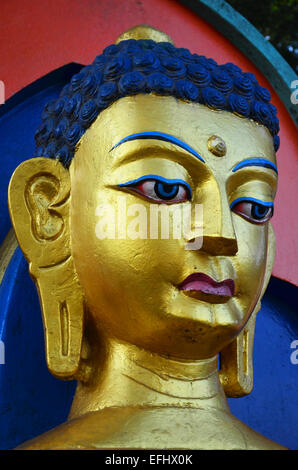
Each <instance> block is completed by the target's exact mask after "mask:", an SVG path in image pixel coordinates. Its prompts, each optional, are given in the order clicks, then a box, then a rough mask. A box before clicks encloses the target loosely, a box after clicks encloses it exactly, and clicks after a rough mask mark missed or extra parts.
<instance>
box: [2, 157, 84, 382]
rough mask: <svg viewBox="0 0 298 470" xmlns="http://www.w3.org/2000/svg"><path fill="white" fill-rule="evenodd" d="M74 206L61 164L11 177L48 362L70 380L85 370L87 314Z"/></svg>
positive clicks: (28, 166) (24, 167) (45, 161)
mask: <svg viewBox="0 0 298 470" xmlns="http://www.w3.org/2000/svg"><path fill="white" fill-rule="evenodd" d="M69 203H70V178H69V172H68V171H67V170H66V169H65V168H64V167H63V166H62V165H61V163H60V162H59V161H57V160H51V159H49V158H33V159H31V160H27V161H25V162H23V163H21V164H20V165H19V167H18V168H17V169H16V170H15V172H14V173H13V175H12V177H11V180H10V184H9V189H8V205H9V211H10V217H11V220H12V224H13V227H14V230H15V233H16V237H17V240H18V243H19V245H20V247H21V249H22V251H23V253H24V255H25V257H26V259H27V261H28V262H29V271H30V274H31V276H32V278H33V280H34V282H35V284H36V287H37V290H38V293H39V298H40V304H41V308H42V313H43V324H44V330H45V342H46V359H47V364H48V367H49V369H50V371H51V372H52V373H53V374H54V375H55V376H57V377H60V378H64V379H72V378H74V377H75V375H76V374H77V373H78V371H79V364H80V353H81V346H82V335H83V316H84V315H83V310H84V299H83V295H82V290H81V287H80V285H79V282H78V278H77V275H76V272H75V268H74V264H73V260H72V257H71V248H70V247H71V244H70V231H69Z"/></svg>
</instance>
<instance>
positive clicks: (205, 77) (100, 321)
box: [9, 26, 282, 449]
mask: <svg viewBox="0 0 298 470" xmlns="http://www.w3.org/2000/svg"><path fill="white" fill-rule="evenodd" d="M268 95H269V96H268ZM269 101H270V94H269V92H268V91H267V90H266V89H264V88H262V87H260V86H259V85H258V84H257V82H256V79H255V77H254V76H253V75H252V74H245V73H243V72H242V71H241V70H240V69H239V67H237V66H235V65H233V64H225V65H222V66H218V65H217V64H216V62H215V61H213V60H212V59H207V58H205V57H202V56H198V55H197V54H193V55H192V54H190V52H189V51H188V50H186V49H177V48H175V47H174V45H173V44H172V43H171V40H170V38H169V37H168V36H166V35H165V34H164V33H161V32H159V31H157V30H155V29H153V28H150V27H148V26H139V27H136V28H133V29H132V30H130V31H128V32H126V33H124V35H122V36H121V37H120V38H119V39H118V41H117V43H116V44H114V45H111V46H109V47H107V48H106V49H105V50H104V52H103V54H102V55H100V56H98V57H97V58H96V59H95V61H94V62H93V64H92V65H91V66H87V67H85V68H84V69H83V70H82V71H81V72H80V73H79V74H77V75H75V76H74V77H73V78H72V80H71V83H70V84H69V85H67V86H66V87H65V89H64V90H63V91H62V93H61V96H60V97H59V98H58V100H56V101H55V102H54V103H50V104H49V105H48V106H47V107H46V109H45V111H44V113H43V122H42V125H41V126H40V128H39V129H38V131H37V134H36V141H37V151H36V156H35V158H32V159H30V160H27V161H24V162H23V163H22V164H21V165H20V166H19V167H18V168H17V169H16V171H15V173H14V174H13V176H12V179H11V182H10V187H9V208H10V214H11V219H12V222H13V226H14V229H15V232H16V236H17V239H18V242H19V245H20V247H21V249H22V251H23V253H24V255H25V256H26V258H27V260H28V261H29V269H30V273H31V276H32V277H33V279H34V281H35V283H36V286H37V289H38V293H39V297H40V303H41V307H42V313H43V322H44V330H45V346H46V359H47V364H48V367H49V370H50V371H51V372H52V374H54V375H55V376H56V377H58V378H61V379H74V378H75V379H77V380H78V385H77V389H76V393H75V397H74V400H73V404H72V407H71V411H70V415H69V418H68V420H67V422H66V423H64V424H62V425H61V426H58V427H57V428H55V429H53V430H50V431H48V432H47V433H45V434H43V435H41V436H39V437H38V438H35V439H33V440H31V441H29V442H26V443H25V444H23V445H21V446H20V448H22V449H282V447H281V446H279V445H278V444H275V443H274V442H273V441H271V440H269V439H267V438H265V437H263V436H262V435H260V434H258V433H257V432H255V431H253V430H252V429H250V428H249V427H248V426H246V425H245V424H243V423H242V422H240V421H239V420H238V419H236V418H235V417H234V416H233V415H232V414H231V412H230V411H229V408H228V405H227V401H226V396H229V397H231V396H233V397H240V396H242V395H245V394H248V393H250V391H251V389H252V347H253V336H254V323H255V317H256V313H257V311H258V310H259V308H260V301H261V298H262V295H263V293H264V291H265V289H266V286H267V283H268V281H269V278H270V275H271V271H272V265H273V259H274V234H273V230H272V226H271V224H270V221H269V219H270V218H271V216H272V215H273V201H274V196H275V192H276V184H277V168H276V160H275V149H277V147H278V137H277V132H278V121H277V118H276V115H275V109H274V107H273V105H271V104H270V103H269ZM195 206H197V207H199V208H200V210H198V211H197V212H198V214H199V217H196V216H195V215H194V213H195V212H196V211H194V209H195ZM187 213H188V214H189V217H188V222H189V224H188V226H187V227H186V229H185V230H183V233H182V235H181V236H177V232H178V231H179V230H178V231H177V227H178V228H179V227H180V228H181V226H182V225H183V227H182V228H185V223H184V218H183V219H181V217H182V216H183V217H184V215H185V214H187ZM159 214H160V215H159ZM181 214H182V215H181ZM159 217H160V218H159ZM166 217H168V219H167V221H168V226H167V227H166V228H167V229H168V233H165V232H167V230H166V229H165V231H164V232H163V229H162V223H163V222H164V220H165V218H166ZM186 219H187V217H186V218H185V220H186ZM182 220H183V223H182V222H181V221H182ZM159 222H160V225H158V223H159ZM186 225H187V224H186ZM174 232H175V233H174ZM219 356H220V368H219V370H218V362H219V360H218V358H219Z"/></svg>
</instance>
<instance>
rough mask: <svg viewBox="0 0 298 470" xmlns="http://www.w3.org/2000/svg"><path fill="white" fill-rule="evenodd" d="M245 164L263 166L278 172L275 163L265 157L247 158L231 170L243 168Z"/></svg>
mask: <svg viewBox="0 0 298 470" xmlns="http://www.w3.org/2000/svg"><path fill="white" fill-rule="evenodd" d="M246 166H262V167H263V168H270V170H273V171H275V172H276V173H278V171H277V167H276V165H274V163H272V162H270V160H266V159H265V158H248V159H247V160H243V161H242V162H240V163H238V164H237V165H236V166H234V168H233V170H232V171H233V172H235V171H237V170H240V169H241V168H245V167H246Z"/></svg>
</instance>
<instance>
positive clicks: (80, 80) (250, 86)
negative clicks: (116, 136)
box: [35, 39, 280, 168]
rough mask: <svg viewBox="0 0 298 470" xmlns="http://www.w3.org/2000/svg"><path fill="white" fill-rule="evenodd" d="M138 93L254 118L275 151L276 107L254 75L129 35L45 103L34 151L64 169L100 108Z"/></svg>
mask: <svg viewBox="0 0 298 470" xmlns="http://www.w3.org/2000/svg"><path fill="white" fill-rule="evenodd" d="M139 93H156V94H159V95H162V96H167V95H170V96H173V97H176V98H178V99H182V100H186V101H190V102H197V103H201V104H204V105H206V106H208V107H210V108H212V109H218V110H226V111H229V112H232V113H235V114H237V115H238V116H243V117H246V118H249V119H253V120H254V121H256V122H258V123H260V124H263V125H264V126H266V127H267V128H268V129H269V131H270V132H271V134H272V136H273V142H274V148H275V150H277V149H278V147H279V143H280V142H279V137H278V135H277V134H278V132H279V122H278V118H277V116H276V108H275V106H274V105H272V104H271V103H270V99H271V95H270V92H269V91H268V90H267V89H266V88H263V87H261V86H260V85H259V84H258V82H257V80H256V77H255V76H254V74H252V73H244V72H242V70H241V69H240V68H239V67H238V66H237V65H235V64H232V63H230V62H229V63H227V64H224V65H218V64H217V63H216V62H215V61H214V60H213V59H208V58H207V57H204V56H200V55H198V54H191V53H190V51H189V50H188V49H184V48H176V47H174V46H173V45H172V44H170V43H167V42H159V43H156V42H154V41H152V40H151V39H141V40H135V39H129V40H126V41H121V42H120V43H119V44H117V45H116V44H112V45H110V46H108V47H106V48H105V49H104V51H103V53H102V54H101V55H99V56H98V57H96V58H95V60H94V61H93V63H92V64H91V65H87V66H86V67H84V68H83V69H82V70H81V71H80V72H79V73H78V74H76V75H74V76H73V77H72V79H71V81H70V83H69V84H68V85H66V86H65V87H64V88H63V90H62V91H61V94H60V96H59V98H58V99H57V100H54V101H51V102H50V103H48V104H47V105H46V106H45V108H44V110H43V112H42V123H41V125H40V126H39V127H38V129H37V131H36V133H35V141H36V151H35V156H44V157H49V158H56V159H58V160H59V161H61V163H62V164H63V165H64V166H65V167H66V168H68V167H69V165H70V163H71V161H72V158H73V156H74V152H75V147H76V144H77V143H78V141H79V140H80V138H81V137H82V135H83V134H84V132H85V131H86V129H88V127H90V126H91V124H92V122H93V121H94V120H95V119H96V118H97V116H98V115H99V114H100V112H101V111H103V110H104V109H105V108H107V107H108V106H110V105H111V104H112V103H113V102H114V101H116V100H118V99H119V98H122V97H125V96H130V95H136V94H139Z"/></svg>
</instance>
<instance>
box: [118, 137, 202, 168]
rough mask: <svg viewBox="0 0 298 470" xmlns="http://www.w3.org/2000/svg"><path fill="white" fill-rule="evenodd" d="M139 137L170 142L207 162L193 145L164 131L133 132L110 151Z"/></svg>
mask: <svg viewBox="0 0 298 470" xmlns="http://www.w3.org/2000/svg"><path fill="white" fill-rule="evenodd" d="M139 139H156V140H164V141H166V142H170V143H171V144H174V145H177V146H178V147H180V148H182V149H184V150H186V151H187V152H189V153H191V154H192V155H194V156H195V157H196V158H198V159H199V160H201V162H203V163H205V160H204V159H203V158H202V157H201V155H199V154H198V152H196V151H195V150H194V149H193V148H192V147H190V146H189V145H188V144H186V143H185V142H182V140H180V139H177V137H174V136H173V135H170V134H164V133H163V132H156V131H153V132H140V133H138V134H131V135H128V136H127V137H124V139H121V140H120V141H119V142H118V143H117V144H116V145H114V147H112V148H111V150H110V152H111V151H112V150H114V149H115V148H116V147H119V145H121V144H124V143H125V142H131V141H132V140H139Z"/></svg>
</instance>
